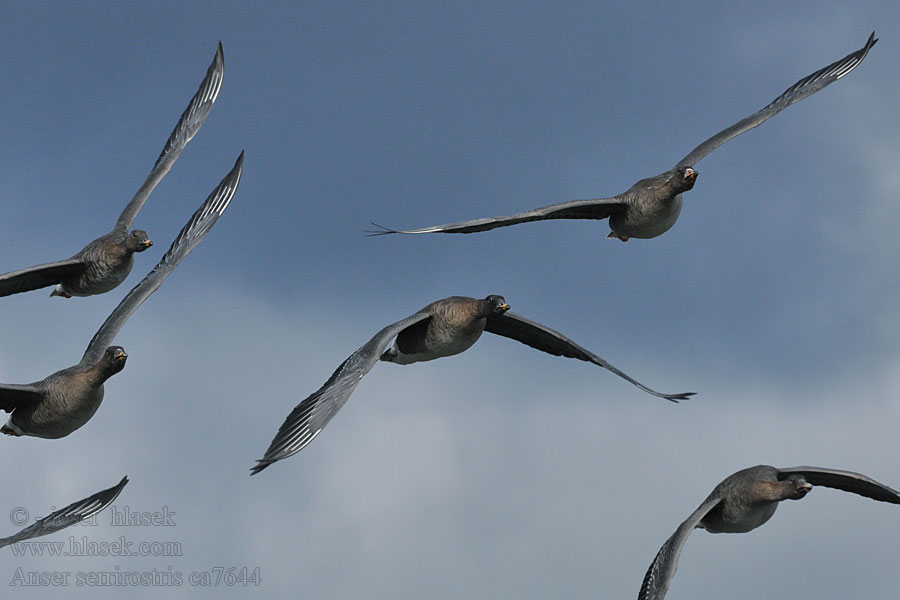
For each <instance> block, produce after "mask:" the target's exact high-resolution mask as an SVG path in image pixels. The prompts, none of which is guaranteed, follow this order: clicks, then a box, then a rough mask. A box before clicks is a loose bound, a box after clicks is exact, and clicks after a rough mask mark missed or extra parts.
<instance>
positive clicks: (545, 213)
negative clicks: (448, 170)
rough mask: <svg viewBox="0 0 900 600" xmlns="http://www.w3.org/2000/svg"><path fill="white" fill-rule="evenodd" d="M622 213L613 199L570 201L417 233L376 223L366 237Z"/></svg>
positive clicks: (620, 205) (470, 230) (485, 228)
mask: <svg viewBox="0 0 900 600" xmlns="http://www.w3.org/2000/svg"><path fill="white" fill-rule="evenodd" d="M623 210H625V205H624V204H623V203H622V202H621V201H620V200H619V198H617V197H613V198H595V199H593V200H570V201H569V202H560V203H559V204H551V205H550V206H543V207H541V208H535V209H534V210H528V211H525V212H520V213H516V214H514V215H508V216H505V217H489V218H487V219H474V220H472V221H462V222H460V223H448V224H446V225H435V226H433V227H422V228H421V229H402V230H401V229H389V228H387V227H382V226H381V225H378V224H377V223H372V225H375V227H379V228H380V230H379V231H368V232H367V234H368V235H369V236H374V235H387V234H389V233H476V232H479V231H488V230H489V229H496V228H497V227H506V226H508V225H517V224H519V223H527V222H529V221H544V220H547V219H605V218H607V217H609V216H610V215H612V214H614V213H617V212H621V211H623Z"/></svg>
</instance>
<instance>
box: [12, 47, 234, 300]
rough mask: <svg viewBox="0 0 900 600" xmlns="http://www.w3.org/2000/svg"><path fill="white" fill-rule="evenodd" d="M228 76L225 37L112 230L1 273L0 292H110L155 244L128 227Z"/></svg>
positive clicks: (168, 168)
mask: <svg viewBox="0 0 900 600" xmlns="http://www.w3.org/2000/svg"><path fill="white" fill-rule="evenodd" d="M224 75H225V58H224V55H223V54H222V42H219V47H218V49H217V50H216V55H215V57H214V58H213V61H212V64H210V65H209V69H207V71H206V77H204V78H203V81H202V82H201V83H200V88H199V89H198V90H197V93H196V94H194V97H193V98H191V101H190V103H189V104H188V107H187V108H186V109H185V111H184V113H182V115H181V118H180V119H179V120H178V124H177V125H175V129H174V130H173V131H172V135H170V136H169V139H168V141H167V142H166V145H165V147H164V148H163V150H162V153H160V155H159V158H157V159H156V164H154V165H153V169H152V170H151V171H150V174H149V175H147V179H145V180H144V184H143V185H142V186H141V187H140V189H139V190H138V191H137V193H136V194H135V195H134V198H132V199H131V202H129V203H128V205H127V206H126V207H125V210H123V211H122V214H121V215H119V220H118V221H116V225H115V227H113V229H112V231H110V232H109V233H107V234H105V235H102V236H100V237H98V238H97V239H95V240H94V241H92V242H90V243H89V244H88V245H87V246H85V247H84V248H82V249H81V250H79V251H78V253H77V254H75V255H74V256H72V257H71V258H67V259H65V260H58V261H56V262H50V263H44V264H40V265H36V266H33V267H29V268H27V269H21V270H19V271H12V272H10V273H5V274H3V275H0V296H9V295H11V294H18V293H20V292H29V291H31V290H36V289H39V288H42V287H47V286H48V285H54V284H56V287H55V288H54V289H53V291H52V292H51V293H50V295H51V296H62V297H64V298H71V297H72V296H91V295H94V294H102V293H104V292H108V291H110V290H112V289H114V288H115V287H116V286H118V285H119V284H120V283H122V282H123V281H125V278H126V277H128V274H129V273H130V272H131V267H132V264H133V262H134V253H135V252H143V251H144V250H146V249H147V248H149V247H150V246H152V245H153V242H151V241H150V238H149V237H148V236H147V232H146V231H144V230H142V229H135V230H133V231H131V232H129V231H128V229H129V228H130V227H131V224H132V223H133V222H134V219H135V218H136V217H137V214H138V211H140V210H141V207H142V206H143V205H144V202H146V201H147V198H149V197H150V193H151V192H152V191H153V190H154V188H156V186H157V184H159V182H160V181H162V178H163V177H165V176H166V174H167V173H168V172H169V170H170V169H171V168H172V165H174V164H175V161H176V160H177V159H178V157H179V156H180V155H181V151H182V150H184V147H185V146H186V145H187V143H188V142H189V141H191V138H193V137H194V134H196V133H197V131H199V129H200V126H201V125H203V122H204V121H205V120H206V117H207V115H209V112H210V111H211V110H212V107H213V103H215V101H216V98H217V97H218V95H219V90H220V89H222V78H223V76H224Z"/></svg>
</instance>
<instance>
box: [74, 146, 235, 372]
mask: <svg viewBox="0 0 900 600" xmlns="http://www.w3.org/2000/svg"><path fill="white" fill-rule="evenodd" d="M243 165H244V153H243V152H241V154H240V156H238V159H237V162H235V163H234V167H233V168H232V169H231V171H230V172H229V173H228V174H227V175H226V176H225V178H224V179H222V181H221V182H220V183H219V185H217V186H216V188H215V189H214V190H213V191H212V193H211V194H210V195H209V197H207V199H206V201H205V202H204V203H203V205H202V206H200V208H198V209H197V211H196V212H195V213H194V214H193V216H191V218H190V220H189V221H188V222H187V224H186V225H185V226H184V227H183V228H182V229H181V232H180V233H179V234H178V236H177V237H176V238H175V241H173V242H172V245H171V246H170V247H169V249H168V251H166V253H165V254H164V255H163V257H162V258H161V259H160V261H159V263H157V265H156V266H155V267H153V270H152V271H150V273H148V274H147V276H146V277H144V278H143V279H142V280H141V282H140V283H139V284H137V285H136V286H134V287H133V288H132V289H131V291H130V292H128V294H127V295H126V296H125V298H123V299H122V301H121V302H119V305H118V306H117V307H116V308H115V310H113V312H112V314H110V315H109V317H107V319H106V321H104V323H103V325H101V326H100V329H99V330H97V333H96V334H94V338H93V339H92V340H91V342H90V344H88V347H87V350H85V352H84V356H83V357H82V358H81V362H82V364H92V363H95V362H96V361H98V360H99V359H100V356H101V355H102V354H103V352H104V350H106V347H107V346H109V345H110V344H111V343H112V341H113V338H115V337H116V334H117V333H118V332H119V330H120V329H121V328H122V326H123V325H124V324H125V321H127V320H128V317H130V316H131V314H132V313H133V312H134V311H136V310H137V308H138V307H139V306H140V305H141V304H143V302H144V300H146V299H147V298H149V297H150V295H151V294H153V292H155V291H156V290H157V288H159V286H160V285H162V282H163V281H164V280H165V279H166V277H168V276H169V275H170V274H171V273H172V271H173V270H175V267H177V266H178V263H180V262H181V260H182V259H183V258H184V257H185V256H187V255H188V253H189V252H190V251H191V250H193V249H194V248H195V247H196V246H197V244H199V243H200V240H202V239H203V236H205V235H206V234H207V232H208V231H209V230H210V229H211V228H212V226H213V225H215V223H216V221H217V220H218V219H219V217H220V216H222V213H224V212H225V209H226V208H228V204H229V203H230V202H231V199H232V198H233V197H234V193H235V191H237V187H238V184H239V183H240V181H241V170H242V169H243Z"/></svg>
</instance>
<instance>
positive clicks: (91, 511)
mask: <svg viewBox="0 0 900 600" xmlns="http://www.w3.org/2000/svg"><path fill="white" fill-rule="evenodd" d="M126 483H128V477H127V476H126V477H123V478H122V481H120V482H119V483H118V484H116V485H114V486H113V487H111V488H109V489H106V490H102V491H99V492H97V493H96V494H94V495H93V496H88V497H87V498H84V499H82V500H78V501H77V502H73V503H72V504H70V505H68V506H66V507H65V508H61V509H59V510H57V511H55V512H52V513H50V514H49V515H47V516H46V517H44V518H43V519H38V520H37V521H35V522H34V523H32V524H31V525H29V526H28V527H26V528H25V529H22V530H21V531H19V532H18V533H16V534H14V535H11V536H9V537H5V538H0V548H2V547H3V546H8V545H9V544H12V543H15V542H20V541H22V540H27V539H29V538H35V537H38V536H42V535H47V534H50V533H53V532H55V531H59V530H60V529H65V528H66V527H69V526H70V525H74V524H76V523H79V522H81V521H83V520H85V519H87V518H88V517H90V516H92V515H95V514H97V513H98V512H100V511H101V510H103V509H104V508H106V507H107V506H109V505H110V504H112V503H113V501H114V500H115V499H116V498H117V497H118V495H119V494H120V493H121V492H122V489H123V488H124V487H125V484H126Z"/></svg>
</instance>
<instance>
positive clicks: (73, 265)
mask: <svg viewBox="0 0 900 600" xmlns="http://www.w3.org/2000/svg"><path fill="white" fill-rule="evenodd" d="M83 268H84V263H83V262H81V259H78V258H67V259H66V260H58V261H56V262H51V263H44V264H42V265H35V266H33V267H29V268H27V269H21V270H19V271H10V272H9V273H4V274H3V275H0V296H9V295H12V294H18V293H20V292H30V291H31V290H37V289H40V288H42V287H47V286H48V285H54V284H56V283H59V282H60V281H62V280H63V278H65V277H68V276H70V275H75V274H76V273H78V272H79V271H81V270H82V269H83Z"/></svg>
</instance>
